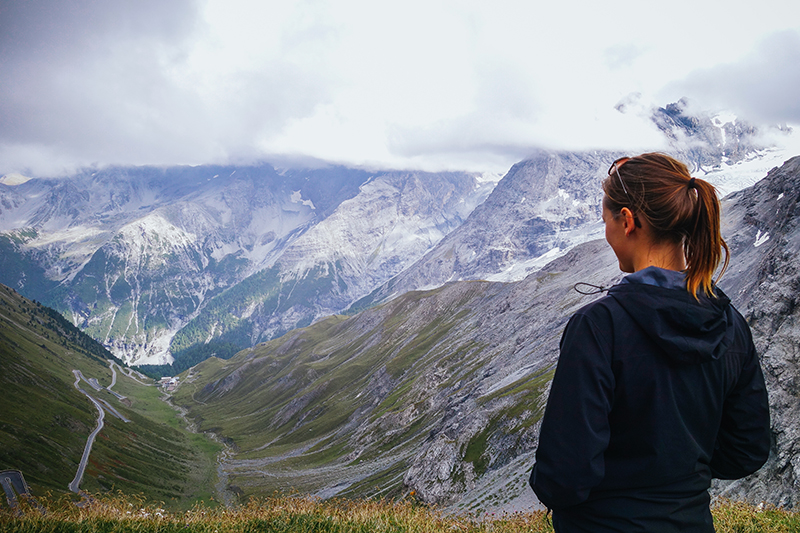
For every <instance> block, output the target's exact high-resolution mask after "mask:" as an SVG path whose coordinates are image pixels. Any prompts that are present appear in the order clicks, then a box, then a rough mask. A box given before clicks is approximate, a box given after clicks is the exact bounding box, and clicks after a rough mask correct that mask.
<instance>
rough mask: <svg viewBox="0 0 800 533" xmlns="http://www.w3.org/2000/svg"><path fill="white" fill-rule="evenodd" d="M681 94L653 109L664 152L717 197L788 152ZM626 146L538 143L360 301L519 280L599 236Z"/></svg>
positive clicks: (761, 172)
mask: <svg viewBox="0 0 800 533" xmlns="http://www.w3.org/2000/svg"><path fill="white" fill-rule="evenodd" d="M686 108H687V103H686V102H685V101H680V102H678V103H675V104H670V105H668V106H666V107H664V108H658V109H655V110H653V111H652V113H651V115H650V119H651V120H652V121H653V123H654V124H655V125H656V126H657V127H658V128H659V129H660V130H661V131H662V132H663V133H664V135H665V138H666V139H667V142H668V144H669V146H670V149H669V150H668V152H669V153H671V154H673V155H674V156H676V157H678V158H679V159H681V160H683V161H684V162H685V163H686V164H687V165H689V167H690V169H691V170H692V172H693V175H695V176H697V177H702V178H704V179H706V180H708V181H710V182H711V183H713V184H714V185H715V186H716V187H717V188H718V191H719V192H720V194H721V195H725V194H728V193H731V192H734V191H737V190H740V189H742V188H744V187H748V186H750V185H752V184H753V183H755V182H756V181H757V180H759V179H761V178H762V177H763V176H764V175H765V174H766V173H767V171H768V170H769V169H771V168H774V167H775V166H778V165H780V164H782V163H783V161H785V160H786V159H787V158H788V156H787V153H786V152H785V151H784V150H781V149H778V148H777V147H776V146H774V145H771V146H770V145H767V144H765V143H766V141H764V140H763V139H764V136H763V134H762V132H760V131H758V130H757V129H756V128H754V127H753V126H750V125H748V124H746V123H744V122H741V121H738V120H737V119H736V117H734V116H733V115H730V114H716V115H712V114H700V115H697V114H695V115H689V114H687V113H686ZM623 155H634V154H625V153H621V152H612V151H588V152H558V151H544V150H539V151H536V152H534V153H533V154H532V155H531V157H530V158H529V159H527V160H525V161H522V162H520V163H517V164H516V165H514V166H513V167H512V168H511V170H510V171H509V172H508V174H506V176H505V177H504V178H503V180H502V181H501V182H500V183H499V184H498V186H497V187H496V188H495V189H494V191H493V192H492V194H491V195H490V196H489V198H487V200H486V202H485V203H484V204H483V205H481V206H479V207H478V208H477V209H475V211H473V213H472V214H471V215H470V217H469V218H468V219H467V220H466V222H465V223H464V224H463V225H462V226H460V227H459V228H458V229H457V230H455V231H453V232H452V233H451V234H449V235H448V236H447V237H446V238H444V239H443V240H442V242H440V243H439V244H438V245H437V246H436V247H435V248H434V249H432V250H431V251H430V252H428V253H427V254H426V255H425V256H424V257H423V258H422V259H420V260H419V261H418V262H417V263H415V264H414V265H412V266H411V267H409V268H408V269H406V270H405V271H403V273H401V274H400V275H398V276H397V277H395V278H393V279H392V280H390V281H389V282H387V283H386V284H385V285H383V286H382V287H380V288H378V289H377V290H376V291H374V292H373V293H372V294H370V296H368V297H367V298H365V299H364V300H363V301H361V302H359V303H358V304H356V305H357V306H358V307H359V308H363V307H366V306H368V305H372V304H375V303H377V302H382V301H386V300H388V299H391V298H393V297H395V296H397V295H399V294H403V293H405V292H407V291H409V290H414V289H424V288H432V287H436V286H439V285H441V284H442V283H445V282H447V281H457V280H468V279H483V280H489V281H518V280H521V279H523V278H524V277H525V276H527V275H529V274H531V273H532V272H535V271H537V270H538V269H540V268H541V267H542V266H543V265H544V264H546V263H547V262H549V261H551V260H552V259H554V258H556V257H559V256H560V255H563V254H564V253H566V252H567V251H569V250H570V249H571V248H572V247H573V246H575V245H577V244H580V243H582V242H586V241H588V240H592V239H595V238H598V237H600V236H601V232H602V224H601V222H600V213H601V205H600V202H601V200H602V190H601V188H600V183H601V181H602V180H603V179H604V178H605V177H606V175H607V172H608V168H609V166H610V164H611V163H612V162H613V161H614V160H615V159H617V158H619V157H621V156H623Z"/></svg>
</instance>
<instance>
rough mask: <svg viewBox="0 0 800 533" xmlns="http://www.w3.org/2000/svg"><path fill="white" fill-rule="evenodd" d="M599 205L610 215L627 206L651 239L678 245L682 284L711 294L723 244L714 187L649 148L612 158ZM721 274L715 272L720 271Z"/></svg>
mask: <svg viewBox="0 0 800 533" xmlns="http://www.w3.org/2000/svg"><path fill="white" fill-rule="evenodd" d="M603 192H605V196H604V198H603V207H605V208H606V209H608V211H609V212H610V213H612V214H613V215H615V216H616V215H617V214H618V213H620V211H621V210H622V208H624V207H627V208H628V209H630V210H631V211H632V212H633V215H634V221H635V223H636V226H637V227H641V225H642V221H644V223H645V225H646V226H647V227H648V230H649V231H650V234H651V238H652V240H653V242H656V243H672V244H678V245H682V246H683V251H684V254H685V256H686V264H687V268H686V285H687V289H688V290H689V292H690V293H692V294H693V295H696V294H697V289H698V288H701V289H703V291H704V292H706V294H712V290H711V278H712V276H713V274H714V271H715V270H716V269H717V266H718V265H719V263H720V261H721V259H722V253H723V251H724V253H725V261H724V265H723V268H722V270H723V272H724V270H725V268H726V267H727V266H728V255H729V252H728V245H727V244H726V243H725V240H724V239H723V238H722V235H721V234H720V207H719V200H718V198H717V193H716V190H715V189H714V186H713V185H711V184H710V183H708V182H707V181H704V180H700V179H696V178H692V177H691V175H690V174H689V169H688V168H687V167H686V165H684V164H683V163H681V162H680V161H678V160H676V159H674V158H672V157H669V156H667V155H664V154H657V153H649V154H642V155H640V156H636V157H630V158H627V157H626V158H622V159H618V160H617V161H615V162H614V164H612V165H611V168H610V169H609V171H608V177H607V178H606V179H605V180H604V181H603ZM720 275H721V274H720Z"/></svg>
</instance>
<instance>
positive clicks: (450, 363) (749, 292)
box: [176, 158, 800, 510]
mask: <svg viewBox="0 0 800 533" xmlns="http://www.w3.org/2000/svg"><path fill="white" fill-rule="evenodd" d="M798 190H800V158H794V159H791V160H789V161H787V162H786V164H785V165H783V167H781V168H780V169H774V170H773V171H771V172H770V173H769V175H768V176H767V177H766V178H765V179H763V180H762V181H760V182H759V183H758V184H757V185H756V186H754V187H751V188H749V189H745V190H742V191H741V192H739V193H737V194H734V195H732V196H730V197H729V198H727V199H725V200H724V201H723V212H724V213H725V220H724V235H725V237H726V238H727V239H728V241H729V243H730V245H731V250H732V259H731V264H732V268H731V270H730V272H728V273H727V274H726V275H725V277H724V278H723V279H722V282H721V287H722V288H723V289H724V290H725V291H726V293H727V294H728V295H729V296H731V297H732V299H733V301H734V304H735V305H737V307H738V308H739V309H740V310H741V311H742V312H743V314H744V315H745V317H746V318H747V319H748V321H749V322H750V323H751V325H752V328H753V334H754V338H755V341H756V345H757V347H758V349H759V352H760V353H761V354H762V360H763V365H764V370H765V375H766V378H767V383H768V387H769V392H770V403H771V408H772V417H773V433H774V436H775V445H774V450H773V454H772V456H771V458H770V460H769V462H768V464H767V465H766V466H765V467H764V469H762V470H761V471H760V472H759V473H757V474H755V475H754V476H751V477H749V478H747V479H745V480H742V481H737V482H733V483H729V482H726V483H717V484H716V485H715V489H714V491H715V492H714V493H715V494H724V495H729V496H735V497H737V498H742V499H748V500H750V501H754V502H759V501H766V502H768V503H773V504H781V505H785V506H788V507H792V506H794V505H795V504H796V503H797V493H796V491H795V490H794V485H795V480H796V479H798V477H797V476H798V471H797V468H796V465H795V463H796V457H797V454H796V450H797V449H798V446H799V445H800V444H798V443H800V434H799V433H798V432H797V429H796V424H795V423H794V421H796V420H797V416H798V412H797V405H799V403H798V401H797V395H798V392H797V387H796V382H797V379H798V375H800V374H798V370H800V369H798V368H797V364H796V359H797V357H796V356H797V353H796V352H797V345H798V343H797V340H798V327H797V321H796V320H795V315H796V313H797V305H796V299H797V296H796V295H797V294H798V293H800V292H798V288H800V285H799V284H800V281H798V279H797V278H798V276H797V265H798V264H800V258H799V257H797V253H798V252H797V250H798V249H800V248H798V244H800V233H798V231H799V230H798V227H800V204H799V203H798V202H800V196H798V194H797V191H798ZM619 277H620V272H619V271H618V267H617V261H616V259H615V258H614V256H613V253H612V251H611V250H610V248H609V247H608V246H607V245H606V244H605V242H604V241H603V240H596V241H591V242H588V243H584V244H581V245H578V246H576V247H575V248H573V249H572V250H570V251H569V252H568V253H567V254H565V255H564V256H562V257H560V258H558V259H556V260H554V261H552V262H551V263H549V264H548V265H546V266H545V267H544V268H543V269H541V270H540V271H539V272H537V273H535V274H532V275H530V276H528V277H526V278H525V279H524V280H521V281H519V282H513V283H492V282H478V281H473V282H455V283H447V284H445V285H443V286H441V287H439V288H437V289H434V290H430V291H422V292H420V291H417V292H409V293H406V294H404V295H402V296H399V297H397V298H395V299H393V300H391V301H389V302H388V303H386V304H382V305H380V306H377V307H374V308H371V309H368V310H365V311H363V312H361V313H358V314H356V315H354V316H352V317H349V318H344V317H332V318H330V319H327V320H325V321H322V322H319V323H317V324H315V325H312V326H311V327H309V328H306V329H303V330H297V331H293V332H290V333H289V334H287V335H285V336H284V337H281V338H280V339H276V340H273V341H270V342H268V343H264V344H261V345H258V346H255V347H253V348H251V349H248V350H245V351H243V352H240V353H239V354H237V355H236V356H235V357H234V358H233V359H231V360H230V361H226V362H220V361H218V360H209V361H207V362H205V363H202V364H200V365H198V366H196V367H194V368H193V369H192V371H191V372H190V376H191V378H190V381H191V383H186V384H184V385H183V386H182V387H183V388H182V389H181V390H179V392H178V393H177V396H176V399H177V400H178V401H179V402H180V403H181V404H183V405H185V406H186V407H187V408H188V409H189V411H190V413H191V415H192V416H195V417H197V419H198V420H199V421H201V424H202V426H203V427H204V428H207V429H212V430H213V431H216V432H219V433H220V434H222V435H224V436H226V437H229V438H230V439H231V440H232V442H233V444H234V445H235V450H236V454H235V455H234V456H233V457H232V458H231V459H230V460H229V461H227V462H226V463H225V469H226V471H227V472H228V473H229V475H230V483H231V484H232V485H235V487H236V490H237V491H238V492H240V493H242V494H266V493H269V492H270V491H271V490H273V489H286V488H289V487H293V488H297V489H298V490H301V491H308V492H315V493H317V494H319V495H322V496H331V495H334V494H344V495H357V496H373V495H385V494H389V495H402V494H405V493H407V492H408V491H410V490H414V491H415V492H416V494H417V496H418V497H420V498H422V499H423V500H425V501H429V502H437V503H440V504H445V505H449V506H452V507H454V508H455V507H458V508H461V509H473V510H475V509H484V510H485V509H490V510H502V509H515V508H520V507H526V506H530V505H533V504H534V501H533V496H532V493H531V492H530V490H529V489H528V488H527V485H526V483H527V476H528V474H529V471H530V467H531V465H532V464H533V453H534V450H535V448H536V442H537V435H538V420H539V417H540V416H541V410H542V408H543V406H544V402H545V398H546V392H547V384H548V382H549V379H550V378H551V372H552V369H553V366H554V364H555V361H556V357H557V350H558V339H559V337H560V335H561V331H562V329H563V326H564V324H565V322H566V320H567V319H568V317H569V316H570V315H571V314H572V313H573V312H574V311H575V310H576V309H577V308H578V307H580V306H582V305H584V304H586V303H588V302H589V301H591V300H592V298H594V297H596V296H591V295H590V296H584V295H581V294H580V293H578V292H577V291H575V290H574V289H573V285H574V284H575V283H578V282H584V283H590V284H594V285H599V286H608V285H610V284H612V283H614V282H615V281H616V280H618V279H619ZM586 288H588V287H584V289H586Z"/></svg>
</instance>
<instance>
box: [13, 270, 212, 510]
mask: <svg viewBox="0 0 800 533" xmlns="http://www.w3.org/2000/svg"><path fill="white" fill-rule="evenodd" d="M119 363H121V362H120V361H118V360H116V359H115V358H114V357H113V356H112V355H111V354H110V353H109V352H108V351H107V350H106V349H105V348H103V347H102V346H101V345H100V344H98V343H97V342H96V341H94V340H93V339H91V338H90V337H88V336H87V335H85V334H84V333H82V332H81V331H79V330H78V329H77V328H75V327H74V326H73V325H72V324H70V323H69V322H68V321H66V320H65V319H64V318H63V317H62V316H61V315H60V314H58V313H57V312H56V311H54V310H52V309H48V308H45V307H43V306H41V305H40V304H37V303H34V302H31V301H29V300H27V299H25V298H23V297H22V296H20V295H19V294H18V293H16V292H15V291H13V290H11V289H9V288H8V287H6V286H2V285H0V368H2V373H1V374H0V391H2V392H0V398H2V404H3V408H2V410H0V470H4V469H18V470H21V471H22V472H23V474H24V476H25V479H26V480H27V481H28V483H29V484H30V486H31V488H32V490H33V492H34V494H35V495H43V494H44V493H45V492H47V491H52V492H54V493H56V494H59V493H65V492H67V491H68V485H69V484H70V482H71V481H72V480H73V478H74V477H75V475H76V472H77V468H78V462H79V460H80V459H81V455H82V453H83V451H84V446H85V444H86V440H87V437H88V436H89V433H91V432H92V430H93V429H94V427H95V425H96V418H97V415H98V412H97V408H96V407H95V406H94V405H93V404H92V403H91V402H90V401H89V400H88V399H87V398H86V396H84V395H83V394H82V393H81V392H79V391H78V389H77V388H76V386H75V381H76V377H75V375H74V374H73V370H79V371H80V372H81V373H82V375H83V376H84V377H85V379H87V380H91V379H96V380H97V381H98V382H99V384H104V385H108V384H110V383H111V382H112V369H111V366H110V365H111V364H114V365H115V367H116V368H119V369H120V370H121V368H120V367H119V366H118V364H119ZM116 368H115V370H114V371H116ZM99 384H98V387H97V388H94V387H93V386H92V385H91V383H89V382H86V381H84V382H83V383H82V385H80V386H81V387H82V388H83V389H84V390H87V391H89V393H90V394H91V395H92V397H94V398H95V399H96V400H98V401H100V402H103V404H104V405H106V406H108V407H109V409H108V416H106V417H105V420H104V427H103V429H102V431H101V432H100V434H99V436H98V437H97V439H96V440H95V442H94V446H93V448H92V452H91V455H90V456H89V464H88V465H87V468H86V471H85V473H84V476H83V479H82V482H81V483H80V488H81V489H83V490H87V491H89V492H101V491H108V490H112V489H120V490H123V491H125V492H127V493H129V494H140V493H143V494H145V495H146V496H148V497H149V498H152V499H155V500H164V501H168V502H171V505H183V506H185V505H187V503H188V501H190V500H192V499H194V498H199V497H203V496H204V495H207V494H208V493H209V489H207V488H205V487H207V486H208V484H209V481H210V479H211V476H212V474H213V462H212V461H213V459H212V456H211V454H213V452H214V450H215V448H214V446H213V445H209V444H205V443H204V442H205V438H204V437H201V436H193V437H188V436H187V435H186V434H185V433H184V432H183V431H179V430H178V427H180V425H179V423H178V421H177V416H176V413H175V412H174V411H173V410H172V409H171V408H169V407H168V406H166V405H164V404H163V402H162V401H161V400H160V399H159V395H160V393H159V392H158V390H157V389H156V387H154V386H152V385H150V386H147V385H144V384H141V383H139V382H138V381H137V380H135V379H133V378H132V377H129V376H118V380H117V383H116V384H115V386H114V389H113V390H114V391H115V393H116V394H112V393H111V392H109V391H108V390H107V389H104V388H101V385H99ZM112 409H113V411H112ZM114 412H116V413H119V414H120V415H121V417H122V418H117V417H116V416H115V415H114V414H112V413H114ZM123 418H124V419H125V420H127V422H125V421H124V420H123ZM201 447H204V448H205V449H203V448H201Z"/></svg>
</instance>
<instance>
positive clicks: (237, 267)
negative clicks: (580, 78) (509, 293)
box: [0, 101, 783, 370]
mask: <svg viewBox="0 0 800 533" xmlns="http://www.w3.org/2000/svg"><path fill="white" fill-rule="evenodd" d="M650 119H651V120H652V121H653V122H654V124H655V125H656V126H657V127H658V128H659V129H660V130H661V131H662V132H663V133H664V135H665V139H666V140H667V141H668V143H669V145H670V146H671V148H670V152H672V153H674V154H676V155H677V156H678V157H681V158H682V159H683V160H684V161H686V162H687V163H688V164H689V165H690V166H692V167H693V169H694V172H695V174H696V175H698V176H704V177H706V178H707V179H709V180H710V181H712V182H713V183H715V184H717V185H718V186H719V188H720V191H721V192H723V193H728V192H731V191H735V190H738V189H740V188H742V187H744V186H747V185H751V184H752V183H754V182H755V181H756V179H758V178H760V177H762V176H763V175H764V174H765V173H766V171H767V170H769V169H770V168H772V167H774V166H777V165H778V164H780V163H781V162H782V161H783V157H782V156H783V153H781V152H780V151H778V150H775V149H774V148H772V147H770V146H769V145H768V144H766V143H765V142H764V141H762V140H761V139H763V136H762V132H759V131H757V130H756V129H755V128H753V127H751V126H748V125H747V124H745V123H743V122H741V121H738V120H736V118H735V117H732V116H730V115H725V114H717V115H711V114H705V115H703V114H696V113H695V114H689V112H688V111H687V104H686V102H683V101H682V102H678V103H676V104H671V105H669V106H666V107H664V108H661V109H656V110H654V111H653V112H652V114H651V117H650ZM621 155H626V154H622V153H617V152H608V151H589V152H551V151H543V150H539V151H535V152H533V153H532V155H531V157H530V158H528V159H527V160H525V161H522V162H520V163H518V164H516V165H514V166H513V167H512V168H511V170H510V171H509V172H508V173H507V175H506V176H505V177H504V178H503V179H502V180H500V181H499V183H497V181H498V180H497V178H488V179H487V178H485V177H482V176H480V175H478V174H467V173H455V172H451V173H423V172H367V171H365V170H358V169H347V168H343V167H332V166H329V167H322V168H316V169H286V170H283V171H280V172H279V171H277V170H276V169H274V168H273V167H271V166H269V165H266V164H265V165H260V166H251V167H218V166H201V167H175V168H168V169H158V168H149V167H141V168H110V169H104V170H88V171H85V172H82V173H79V174H78V175H75V176H72V177H69V178H62V179H26V178H24V177H22V176H6V177H4V178H3V179H2V180H0V248H2V250H3V254H2V256H0V267H2V268H1V269H0V278H2V279H0V281H1V282H5V283H6V284H8V285H10V286H13V287H15V288H16V289H18V290H20V291H21V292H22V293H23V294H26V295H27V296H29V297H31V298H36V299H39V300H41V301H43V302H45V303H48V304H49V305H51V306H53V307H55V308H57V309H59V310H60V311H62V312H64V313H65V314H66V315H67V316H69V317H70V318H71V319H72V320H73V322H74V323H75V324H77V325H79V326H80V327H81V328H83V329H84V330H85V331H87V332H88V333H90V334H91V335H92V336H94V337H95V338H96V339H98V340H100V341H102V342H103V343H104V344H105V345H106V346H108V347H109V348H111V349H112V351H113V352H114V353H115V354H116V355H118V356H120V357H122V358H124V359H125V360H126V361H127V362H129V363H135V364H162V363H168V362H171V361H172V359H173V358H175V357H177V358H178V359H179V360H180V361H181V364H180V365H178V366H179V367H180V368H187V367H188V366H190V365H191V364H194V363H196V362H198V361H200V360H202V359H204V358H206V357H208V356H210V355H217V356H219V357H228V356H230V355H232V354H233V353H235V352H236V351H238V350H239V349H241V348H244V347H248V346H252V345H253V344H256V343H258V342H261V341H264V340H268V339H270V338H273V337H274V336H276V335H278V334H280V333H283V332H285V331H288V330H290V329H292V328H295V327H299V326H306V325H308V324H311V323H313V322H314V321H315V320H318V319H319V318H321V317H323V316H326V315H330V314H334V313H339V312H342V311H344V310H346V309H348V308H350V312H353V311H355V310H358V309H363V308H365V307H368V306H370V305H373V304H375V303H376V302H380V301H386V300H387V299H390V298H392V297H395V296H397V295H400V294H403V293H405V292H408V291H410V290H414V289H420V288H432V287H437V286H440V285H442V284H443V283H446V282H447V281H454V280H467V279H485V280H492V281H514V280H520V279H522V278H524V277H525V276H526V275H528V274H530V273H532V272H535V271H537V270H538V269H539V268H541V267H542V266H543V265H544V264H546V263H547V262H549V261H550V260H552V259H554V258H556V257H558V256H560V255H563V254H565V253H566V252H567V251H569V250H570V249H571V248H572V247H573V246H575V245H577V244H580V243H582V242H586V241H587V240H591V239H593V238H595V237H597V236H599V234H600V233H599V232H600V231H601V225H600V200H601V192H600V186H599V185H600V181H601V180H602V179H603V178H604V176H605V173H606V171H607V169H608V166H609V164H610V163H611V161H613V160H614V159H616V158H617V157H619V156H621ZM495 185H496V186H495ZM176 368H177V367H176ZM173 370H174V369H173Z"/></svg>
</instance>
